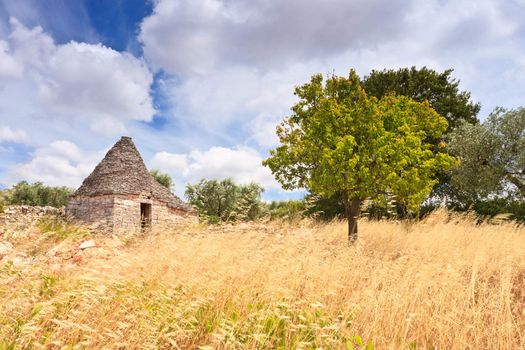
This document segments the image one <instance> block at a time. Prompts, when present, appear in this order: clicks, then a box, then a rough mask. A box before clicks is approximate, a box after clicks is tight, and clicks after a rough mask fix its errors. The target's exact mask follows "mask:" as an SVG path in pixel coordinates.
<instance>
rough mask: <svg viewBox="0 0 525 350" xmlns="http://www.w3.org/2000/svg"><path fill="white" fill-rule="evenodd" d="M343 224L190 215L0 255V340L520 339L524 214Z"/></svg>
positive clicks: (227, 344) (421, 343)
mask: <svg viewBox="0 0 525 350" xmlns="http://www.w3.org/2000/svg"><path fill="white" fill-rule="evenodd" d="M345 229H346V225H345V224H344V223H338V222H335V223H331V224H325V225H310V224H303V226H302V227H301V226H300V225H296V226H289V225H285V224H275V223H274V224H265V225H257V226H246V225H244V226H237V227H223V228H188V229H186V230H184V232H179V233H176V234H175V233H170V234H168V233H166V234H163V235H158V236H152V237H148V238H144V239H142V238H138V239H135V240H134V242H133V243H132V244H131V245H129V246H128V247H126V248H123V249H124V250H123V251H122V252H120V253H119V254H117V255H116V256H110V257H105V258H92V259H89V260H87V261H85V263H83V264H82V265H80V266H78V267H69V268H67V269H66V268H65V267H57V266H56V263H55V264H54V265H53V266H51V265H50V264H51V263H50V262H41V263H35V264H34V265H32V266H31V267H26V268H25V269H21V268H16V267H14V266H13V265H12V264H4V266H3V267H2V270H1V276H0V277H1V280H0V315H1V316H0V337H1V338H2V339H4V340H3V343H1V342H0V344H3V345H0V349H1V348H2V346H3V347H4V348H8V346H13V348H16V349H18V348H20V349H24V348H93V349H95V348H96V349H98V348H118V349H144V348H180V349H188V348H201V349H206V348H210V349H211V348H225V349H226V348H246V349H262V348H268V349H274V348H320V347H322V348H326V349H351V348H355V349H358V348H363V349H364V348H367V346H368V349H371V348H372V347H373V348H375V349H520V348H524V347H525V229H524V228H519V227H517V226H515V225H513V224H511V223H503V224H500V225H488V224H482V225H479V226H476V225H474V224H473V222H472V221H471V220H469V219H461V218H456V219H453V220H447V216H446V215H445V214H443V213H441V214H438V215H434V216H432V217H430V218H429V219H427V220H425V221H423V222H421V223H417V224H402V223H395V222H366V221H364V222H362V223H361V226H360V229H361V232H360V238H359V241H358V242H357V244H356V245H354V246H348V245H347V238H346V231H345ZM98 240H99V241H101V240H102V238H98ZM102 244H103V243H102Z"/></svg>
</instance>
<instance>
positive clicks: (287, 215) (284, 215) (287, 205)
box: [268, 200, 305, 221]
mask: <svg viewBox="0 0 525 350" xmlns="http://www.w3.org/2000/svg"><path fill="white" fill-rule="evenodd" d="M268 211H269V215H270V219H272V220H275V219H282V220H290V221H296V220H300V219H302V218H303V217H304V214H305V213H304V211H305V202H304V201H301V200H287V201H272V202H271V203H270V204H269V205H268Z"/></svg>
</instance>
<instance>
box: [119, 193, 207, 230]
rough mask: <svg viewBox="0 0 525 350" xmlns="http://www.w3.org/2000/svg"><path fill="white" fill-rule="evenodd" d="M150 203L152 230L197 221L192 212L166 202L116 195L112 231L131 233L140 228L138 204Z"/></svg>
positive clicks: (167, 228) (170, 227)
mask: <svg viewBox="0 0 525 350" xmlns="http://www.w3.org/2000/svg"><path fill="white" fill-rule="evenodd" d="M141 203H146V204H150V205H151V227H150V228H149V230H150V231H152V232H162V231H166V230H172V229H174V228H176V227H177V226H180V225H184V224H187V223H193V222H195V223H196V222H198V217H197V216H196V215H195V214H194V213H188V212H187V211H183V210H177V209H174V208H169V207H168V206H167V204H166V203H164V202H161V201H158V200H155V199H150V198H143V197H142V196H116V197H115V202H114V212H113V214H114V219H113V220H114V227H113V228H114V232H115V233H133V232H139V231H141V230H142V227H141V213H140V204H141Z"/></svg>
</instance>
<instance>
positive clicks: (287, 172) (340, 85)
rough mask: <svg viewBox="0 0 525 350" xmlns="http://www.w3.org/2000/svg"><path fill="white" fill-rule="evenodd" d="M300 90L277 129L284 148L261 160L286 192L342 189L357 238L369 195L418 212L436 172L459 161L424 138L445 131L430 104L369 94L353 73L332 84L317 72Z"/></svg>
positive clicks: (352, 237)
mask: <svg viewBox="0 0 525 350" xmlns="http://www.w3.org/2000/svg"><path fill="white" fill-rule="evenodd" d="M295 94H296V95H297V96H298V97H299V102H298V103H297V104H295V105H294V106H293V107H292V112H293V114H292V115H291V116H290V117H287V118H285V119H284V121H283V122H282V123H281V125H280V126H279V127H278V129H277V135H278V137H279V140H280V146H279V147H277V148H276V149H274V150H271V151H270V154H271V156H270V157H269V158H268V159H266V160H265V161H264V162H263V164H264V165H266V166H268V167H269V168H270V169H271V171H272V173H273V174H274V176H275V177H276V179H277V180H278V181H279V182H280V183H281V184H282V186H283V187H284V188H285V189H293V188H307V189H309V190H311V191H312V192H314V193H317V194H320V195H323V196H331V195H334V194H335V193H338V192H339V193H341V194H342V196H343V203H344V207H345V214H346V218H347V220H348V236H349V240H350V241H351V242H352V241H354V240H355V239H356V238H357V219H358V216H359V213H360V207H361V204H362V203H363V201H364V200H365V199H371V200H376V201H387V200H388V199H389V198H390V197H392V196H393V197H395V198H396V199H397V200H398V201H400V202H401V203H403V204H405V205H406V207H407V208H408V209H409V210H414V209H417V208H418V207H419V205H420V204H421V202H422V201H423V200H424V199H425V198H426V197H427V195H428V194H429V193H430V191H431V189H432V186H433V185H434V184H435V183H436V182H437V181H436V180H435V179H434V176H435V174H436V171H437V170H439V169H448V168H450V167H452V166H453V165H454V164H455V163H456V159H455V158H453V157H451V156H450V155H448V154H447V153H445V152H442V151H440V150H436V149H435V148H434V147H432V144H430V143H427V142H426V140H427V139H430V138H439V137H440V136H441V134H442V133H443V132H444V131H445V130H446V129H447V121H446V119H445V118H443V117H441V116H440V115H439V114H437V113H436V112H435V111H434V110H433V109H432V108H430V107H429V105H428V103H426V102H424V103H420V102H415V101H413V100H411V99H410V98H407V97H404V96H394V95H387V96H385V97H383V98H381V99H380V100H378V99H377V98H375V97H373V96H368V95H367V94H366V92H365V91H364V90H363V88H362V87H361V84H360V80H359V77H358V76H357V74H356V73H355V72H354V71H353V70H352V71H350V75H349V77H348V78H344V77H337V76H331V77H329V78H328V79H327V80H326V83H323V77H322V75H320V74H318V75H314V76H312V79H311V81H310V83H307V84H305V85H303V86H300V87H297V88H296V90H295Z"/></svg>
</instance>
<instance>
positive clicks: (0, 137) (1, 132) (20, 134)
mask: <svg viewBox="0 0 525 350" xmlns="http://www.w3.org/2000/svg"><path fill="white" fill-rule="evenodd" d="M28 139H29V138H28V136H27V133H26V132H25V131H24V130H13V129H11V128H10V127H9V126H0V143H2V142H14V143H25V142H27V141H28Z"/></svg>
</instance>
